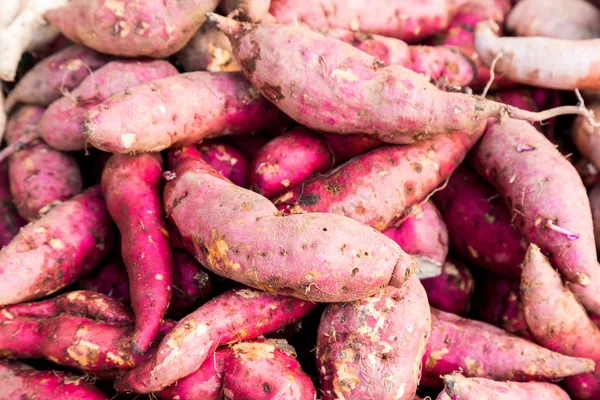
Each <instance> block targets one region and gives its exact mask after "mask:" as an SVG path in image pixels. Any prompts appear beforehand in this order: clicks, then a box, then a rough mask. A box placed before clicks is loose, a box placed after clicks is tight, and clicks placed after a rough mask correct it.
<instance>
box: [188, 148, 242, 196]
mask: <svg viewBox="0 0 600 400" xmlns="http://www.w3.org/2000/svg"><path fill="white" fill-rule="evenodd" d="M190 147H195V148H196V149H197V150H198V153H199V155H200V158H201V159H202V160H204V161H205V162H206V163H207V164H208V165H210V166H211V167H213V168H214V169H216V170H217V171H219V172H220V173H221V174H223V176H224V177H225V178H227V179H229V180H230V181H231V182H233V183H235V184H236V185H238V186H240V187H248V174H249V171H250V161H248V158H247V157H246V156H245V155H244V154H243V153H242V152H241V151H240V150H238V149H237V148H236V147H235V146H232V145H230V144H228V143H225V142H222V141H218V140H212V139H211V140H205V141H203V142H202V143H199V144H195V145H191V146H190Z"/></svg>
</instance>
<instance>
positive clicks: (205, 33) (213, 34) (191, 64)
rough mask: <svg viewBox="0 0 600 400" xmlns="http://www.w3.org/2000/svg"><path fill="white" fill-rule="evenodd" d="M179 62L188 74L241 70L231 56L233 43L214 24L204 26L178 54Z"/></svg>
mask: <svg viewBox="0 0 600 400" xmlns="http://www.w3.org/2000/svg"><path fill="white" fill-rule="evenodd" d="M177 60H178V61H179V62H180V63H181V65H183V69H184V70H185V71H186V72H193V71H210V72H235V71H239V70H240V67H238V65H237V63H236V62H235V60H234V59H233V55H231V43H230V42H229V39H228V38H227V35H225V34H224V33H223V32H221V31H220V30H218V29H217V28H215V27H214V26H213V25H212V24H202V26H201V27H200V29H198V32H196V33H195V34H194V36H193V37H192V38H191V39H190V41H189V42H188V43H187V44H186V45H185V47H184V48H183V49H181V50H180V51H179V52H178V53H177Z"/></svg>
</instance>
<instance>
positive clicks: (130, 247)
mask: <svg viewBox="0 0 600 400" xmlns="http://www.w3.org/2000/svg"><path fill="white" fill-rule="evenodd" d="M162 166H163V165H162V158H161V156H160V154H152V153H146V154H140V155H135V156H130V155H122V154H116V155H113V156H112V157H111V158H110V160H108V163H107V164H106V167H104V172H103V173H102V192H103V193H104V197H105V198H106V206H107V207H108V212H109V213H110V215H111V216H112V218H113V220H114V221H115V223H116V224H117V227H118V228H119V232H120V233H121V252H122V254H123V261H124V263H125V265H126V266H127V275H128V276H129V282H130V294H131V305H132V308H133V311H134V313H135V316H136V324H135V335H134V337H133V343H132V348H133V351H134V352H136V353H138V354H139V353H143V352H145V351H146V350H148V347H150V344H151V342H152V340H153V339H154V337H155V336H156V334H157V333H158V330H159V328H160V321H161V319H162V318H163V316H164V315H165V313H166V312H167V308H168V307H169V301H170V300H171V291H172V284H173V259H172V255H171V249H170V247H169V238H168V230H167V228H166V224H165V220H164V215H163V210H162V204H161V198H160V191H161V190H162V185H163V178H162V171H163V168H162Z"/></svg>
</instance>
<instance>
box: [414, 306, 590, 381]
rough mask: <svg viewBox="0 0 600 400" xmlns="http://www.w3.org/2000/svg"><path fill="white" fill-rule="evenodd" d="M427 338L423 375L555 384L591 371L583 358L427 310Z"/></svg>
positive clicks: (479, 324)
mask: <svg viewBox="0 0 600 400" xmlns="http://www.w3.org/2000/svg"><path fill="white" fill-rule="evenodd" d="M431 317H432V325H431V335H430V337H429V341H428V342H427V349H426V352H425V355H424V356H423V366H424V368H423V375H424V376H426V377H428V378H430V383H431V382H435V380H434V379H437V378H438V377H439V376H440V375H443V374H449V373H452V372H453V371H456V370H458V369H459V368H462V370H463V371H464V373H465V375H466V376H469V377H481V378H488V379H493V380H498V381H503V380H512V381H539V380H555V379H560V378H564V377H566V376H572V375H577V374H581V373H585V372H589V371H591V370H593V368H594V364H593V362H592V361H591V360H588V359H585V358H574V357H569V356H565V355H562V354H559V353H555V352H553V351H550V350H548V349H545V348H543V347H541V346H538V345H536V344H534V343H532V342H530V341H528V340H525V339H522V338H520V337H518V336H515V335H512V334H510V333H508V332H506V331H504V330H502V329H500V328H496V327H495V326H492V325H489V324H486V323H484V322H479V321H475V320H470V319H466V318H461V317H459V316H458V315H454V314H450V313H445V312H443V311H440V310H436V309H435V308H432V309H431Z"/></svg>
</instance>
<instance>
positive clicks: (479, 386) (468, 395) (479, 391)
mask: <svg viewBox="0 0 600 400" xmlns="http://www.w3.org/2000/svg"><path fill="white" fill-rule="evenodd" d="M444 384H445V386H446V387H445V393H440V395H439V396H438V397H437V400H455V399H457V400H482V399H487V400H501V399H511V400H529V399H537V400H570V399H571V398H570V397H569V395H568V394H567V393H566V392H565V391H564V390H562V389H561V388H560V386H558V385H555V384H553V383H546V382H495V381H493V380H490V379H484V378H465V377H464V376H463V375H461V374H460V373H458V372H453V373H452V374H450V375H445V376H444Z"/></svg>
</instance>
